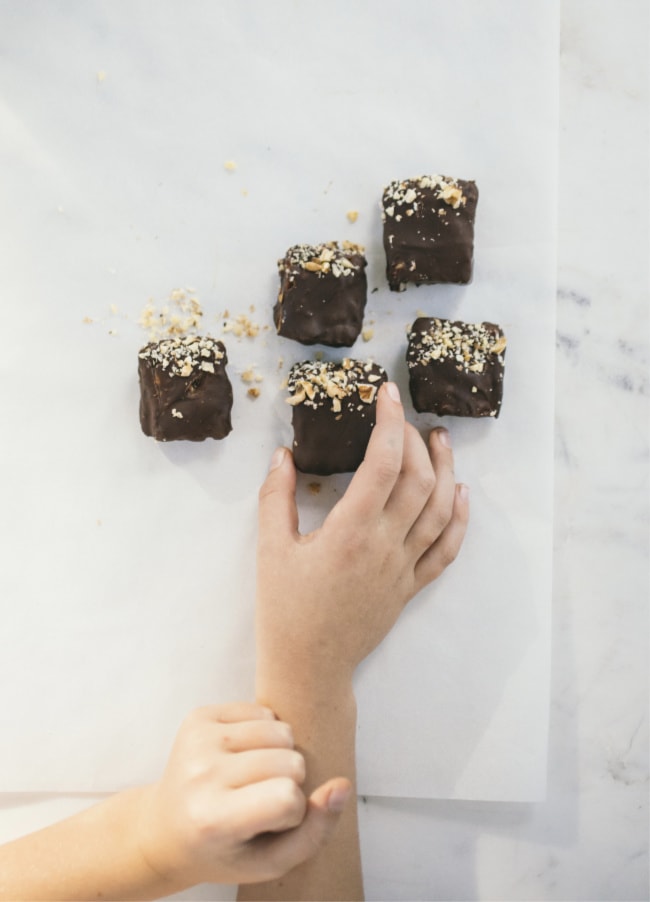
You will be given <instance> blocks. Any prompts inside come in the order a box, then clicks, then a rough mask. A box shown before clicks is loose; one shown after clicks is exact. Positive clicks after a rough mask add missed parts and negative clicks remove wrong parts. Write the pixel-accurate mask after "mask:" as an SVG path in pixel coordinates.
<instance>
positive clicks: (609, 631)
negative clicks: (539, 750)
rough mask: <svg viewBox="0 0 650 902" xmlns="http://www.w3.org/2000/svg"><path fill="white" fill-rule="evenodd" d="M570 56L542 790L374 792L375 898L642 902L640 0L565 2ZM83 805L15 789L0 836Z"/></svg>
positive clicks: (370, 855) (0, 815)
mask: <svg viewBox="0 0 650 902" xmlns="http://www.w3.org/2000/svg"><path fill="white" fill-rule="evenodd" d="M562 47H563V51H562V78H561V119H562V132H561V145H560V148H561V152H560V164H561V168H560V204H559V212H560V240H559V280H558V281H559V289H558V338H557V347H558V355H557V365H556V403H557V414H556V489H555V501H556V513H555V572H554V634H553V639H554V645H553V648H554V652H553V689H552V707H551V746H550V756H549V758H550V760H549V779H548V787H549V788H548V799H547V801H546V802H545V803H541V804H536V805H523V804H522V805H511V804H490V803H481V804H478V803H468V802H431V801H414V800H398V799H381V800H379V799H372V798H369V799H367V800H365V802H364V801H362V802H361V804H360V812H361V830H362V846H363V858H364V870H365V874H366V890H367V896H368V898H369V899H375V900H379V899H395V900H399V899H401V900H407V899H409V900H445V899H449V900H451V899H454V900H456V899H458V900H461V899H462V900H470V899H495V900H523V899H527V900H528V899H531V900H541V899H544V900H546V899H548V900H595V899H598V900H612V902H615V900H616V902H628V900H644V899H647V898H648V891H649V888H648V812H647V801H648V730H647V725H648V720H647V715H648V663H647V662H648V463H649V459H648V389H649V384H648V266H647V261H648V203H647V202H648V166H647V161H648V95H647V87H648V62H647V60H648V5H647V3H646V2H644V0H566V2H564V3H563V17H562ZM88 801H89V800H88V799H87V798H80V797H67V798H51V797H49V798H48V797H36V798H33V797H29V798H25V797H14V798H10V797H5V798H4V799H3V801H2V808H1V809H0V839H5V838H9V837H10V836H12V835H17V834H18V833H20V832H23V831H25V830H29V829H34V828H36V827H38V826H40V825H42V824H44V823H47V822H49V821H50V820H52V819H54V818H56V817H60V816H62V815H63V814H65V813H67V812H72V811H74V810H77V809H78V808H81V807H82V806H83V805H85V804H87V803H88ZM232 897H233V896H232V891H231V890H229V889H227V888H223V889H214V888H208V887H204V888H197V889H196V890H193V891H191V892H188V893H186V894H184V896H183V898H185V899H197V900H198V899H206V900H208V899H215V900H216V899H231V898H232Z"/></svg>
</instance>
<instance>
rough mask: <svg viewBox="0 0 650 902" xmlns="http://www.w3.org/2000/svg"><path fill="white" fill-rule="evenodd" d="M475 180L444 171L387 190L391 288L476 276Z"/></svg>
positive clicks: (386, 234)
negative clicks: (466, 179)
mask: <svg viewBox="0 0 650 902" xmlns="http://www.w3.org/2000/svg"><path fill="white" fill-rule="evenodd" d="M477 202H478V189H477V187H476V184H475V182H472V181H464V180H463V179H454V178H448V177H447V176H443V175H431V176H424V175H423V176H420V177H419V178H414V179H406V180H405V181H394V182H391V183H390V185H388V187H387V188H385V189H384V194H383V197H382V221H383V223H384V250H385V252H386V276H387V278H388V284H389V286H390V289H391V291H403V290H404V289H405V288H406V285H407V283H409V282H414V283H416V284H420V285H421V284H425V283H426V284H431V283H440V282H451V283H455V284H461V285H464V284H466V283H468V282H470V281H471V278H472V262H473V256H474V217H475V213H476V204H477Z"/></svg>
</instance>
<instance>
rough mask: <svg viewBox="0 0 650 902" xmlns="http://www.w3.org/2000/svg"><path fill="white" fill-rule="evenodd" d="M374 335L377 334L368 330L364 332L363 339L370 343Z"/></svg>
mask: <svg viewBox="0 0 650 902" xmlns="http://www.w3.org/2000/svg"><path fill="white" fill-rule="evenodd" d="M374 334H375V330H374V329H371V328H367V329H364V330H363V332H362V333H361V337H362V338H363V340H364V341H370V339H371V338H372V337H373V335H374Z"/></svg>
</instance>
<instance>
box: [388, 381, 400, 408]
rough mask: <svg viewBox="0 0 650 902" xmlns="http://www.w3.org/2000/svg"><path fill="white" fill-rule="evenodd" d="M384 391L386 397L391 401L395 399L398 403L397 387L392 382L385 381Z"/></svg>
mask: <svg viewBox="0 0 650 902" xmlns="http://www.w3.org/2000/svg"><path fill="white" fill-rule="evenodd" d="M386 392H387V393H388V397H389V398H390V399H391V400H392V401H396V402H397V403H398V404H399V400H400V398H399V388H398V387H397V386H396V385H395V383H394V382H387V383H386Z"/></svg>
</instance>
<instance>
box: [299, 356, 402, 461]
mask: <svg viewBox="0 0 650 902" xmlns="http://www.w3.org/2000/svg"><path fill="white" fill-rule="evenodd" d="M385 381H386V373H385V371H384V370H383V368H382V367H380V366H378V365H377V364H376V363H370V362H368V363H366V362H364V361H361V360H350V359H348V358H346V359H345V360H343V361H342V362H341V363H331V362H328V363H325V362H319V361H306V362H304V363H297V364H295V366H293V367H292V368H291V371H290V373H289V380H288V386H287V387H288V389H289V393H290V396H289V398H287V401H288V403H289V404H291V405H292V406H293V417H292V422H293V434H294V441H293V458H294V461H295V464H296V467H297V468H298V469H299V470H302V471H303V472H304V473H315V474H317V475H320V476H327V475H329V474H331V473H348V472H351V471H352V470H356V469H357V467H358V466H359V464H360V463H361V462H362V461H363V458H364V456H365V453H366V447H367V445H368V441H369V439H370V434H371V432H372V430H373V427H374V425H375V417H376V407H377V392H378V390H379V386H380V385H381V384H382V382H385Z"/></svg>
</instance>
